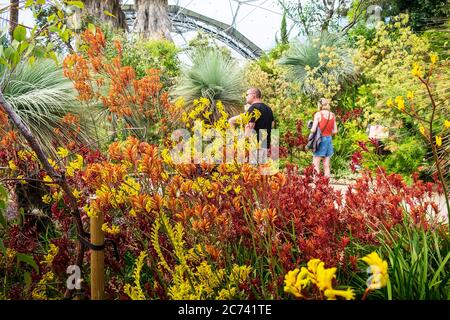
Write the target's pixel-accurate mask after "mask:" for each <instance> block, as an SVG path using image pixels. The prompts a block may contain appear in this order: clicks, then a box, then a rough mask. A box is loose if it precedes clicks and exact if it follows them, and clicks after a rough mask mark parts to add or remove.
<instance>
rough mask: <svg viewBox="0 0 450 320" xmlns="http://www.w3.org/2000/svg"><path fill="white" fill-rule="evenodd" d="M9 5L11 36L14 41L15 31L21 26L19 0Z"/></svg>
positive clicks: (10, 2) (14, 0)
mask: <svg viewBox="0 0 450 320" xmlns="http://www.w3.org/2000/svg"><path fill="white" fill-rule="evenodd" d="M9 5H10V7H9V35H10V36H11V40H12V38H13V32H14V29H15V28H16V26H17V25H18V24H19V0H10V1H9Z"/></svg>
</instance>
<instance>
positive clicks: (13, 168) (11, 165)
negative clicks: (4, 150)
mask: <svg viewBox="0 0 450 320" xmlns="http://www.w3.org/2000/svg"><path fill="white" fill-rule="evenodd" d="M8 166H9V168H10V169H11V170H12V171H16V170H17V166H16V164H15V163H14V161H12V160H9V162H8Z"/></svg>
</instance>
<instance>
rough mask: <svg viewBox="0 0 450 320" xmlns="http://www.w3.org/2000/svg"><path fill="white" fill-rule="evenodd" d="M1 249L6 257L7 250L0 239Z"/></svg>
mask: <svg viewBox="0 0 450 320" xmlns="http://www.w3.org/2000/svg"><path fill="white" fill-rule="evenodd" d="M0 249H1V250H2V253H3V255H4V256H6V248H5V245H4V244H3V240H2V239H0Z"/></svg>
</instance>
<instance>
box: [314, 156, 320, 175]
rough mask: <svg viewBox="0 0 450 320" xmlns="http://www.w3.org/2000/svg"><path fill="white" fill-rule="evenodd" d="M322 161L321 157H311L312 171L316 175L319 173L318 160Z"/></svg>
mask: <svg viewBox="0 0 450 320" xmlns="http://www.w3.org/2000/svg"><path fill="white" fill-rule="evenodd" d="M321 159H322V157H316V156H314V157H313V165H314V170H315V171H316V173H320V160H321Z"/></svg>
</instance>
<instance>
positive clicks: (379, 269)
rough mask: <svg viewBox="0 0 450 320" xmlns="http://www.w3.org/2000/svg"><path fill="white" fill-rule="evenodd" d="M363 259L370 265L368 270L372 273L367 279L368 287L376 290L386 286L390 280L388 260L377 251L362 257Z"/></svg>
mask: <svg viewBox="0 0 450 320" xmlns="http://www.w3.org/2000/svg"><path fill="white" fill-rule="evenodd" d="M361 260H363V261H364V262H366V263H367V264H368V265H369V268H368V269H367V271H368V272H371V273H372V276H370V277H369V280H368V281H367V286H368V288H369V289H371V290H374V289H380V288H383V287H384V286H386V284H387V282H388V280H389V275H388V264H387V262H386V261H384V260H383V259H381V258H380V256H379V255H378V253H376V252H375V251H374V252H372V253H370V254H368V255H367V256H365V257H364V258H361Z"/></svg>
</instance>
